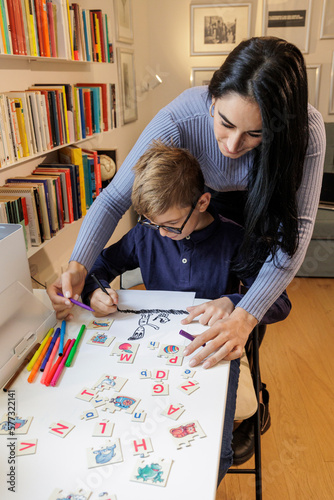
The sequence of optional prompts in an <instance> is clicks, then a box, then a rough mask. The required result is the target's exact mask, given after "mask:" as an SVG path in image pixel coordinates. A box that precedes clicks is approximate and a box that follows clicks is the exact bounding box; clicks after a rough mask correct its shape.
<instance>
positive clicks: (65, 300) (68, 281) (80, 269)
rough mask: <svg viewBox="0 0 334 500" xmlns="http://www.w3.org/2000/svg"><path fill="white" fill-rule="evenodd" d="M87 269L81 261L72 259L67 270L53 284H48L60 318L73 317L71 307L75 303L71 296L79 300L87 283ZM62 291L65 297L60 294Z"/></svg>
mask: <svg viewBox="0 0 334 500" xmlns="http://www.w3.org/2000/svg"><path fill="white" fill-rule="evenodd" d="M86 275H87V269H86V268H85V266H83V265H82V264H79V262H76V261H71V262H70V263H69V265H68V268H67V270H66V271H65V272H64V273H63V274H62V275H61V276H60V278H58V279H57V280H56V281H55V282H54V283H52V285H50V286H48V288H47V293H48V295H49V297H50V300H51V302H52V306H53V308H54V310H55V311H56V313H57V314H56V316H57V318H58V319H66V320H69V319H72V318H73V315H72V314H71V309H72V307H73V305H74V304H72V302H70V300H69V299H70V298H73V299H75V300H77V299H78V298H79V296H80V294H81V292H82V289H83V287H84V284H85V278H86ZM59 293H62V294H63V295H64V297H60V296H59V295H58V294H59Z"/></svg>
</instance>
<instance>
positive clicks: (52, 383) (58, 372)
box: [50, 339, 75, 387]
mask: <svg viewBox="0 0 334 500" xmlns="http://www.w3.org/2000/svg"><path fill="white" fill-rule="evenodd" d="M74 342H75V339H72V340H71V342H70V345H69V346H68V348H67V350H66V353H65V355H64V356H62V360H61V363H60V365H59V366H58V368H57V370H56V372H55V374H54V376H53V378H52V380H51V383H50V385H52V386H53V387H54V386H55V385H56V383H57V381H58V379H59V377H60V375H61V372H62V371H63V369H64V366H65V361H66V360H67V358H68V355H69V354H70V351H71V349H72V346H73V344H74Z"/></svg>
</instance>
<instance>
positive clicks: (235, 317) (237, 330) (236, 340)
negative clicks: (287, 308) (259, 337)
mask: <svg viewBox="0 0 334 500" xmlns="http://www.w3.org/2000/svg"><path fill="white" fill-rule="evenodd" d="M257 323H258V321H257V319H256V318H255V317H254V316H252V314H250V313H248V312H247V311H245V310H244V309H241V308H240V307H236V308H235V310H234V311H233V312H232V313H231V315H230V316H228V317H227V318H225V319H221V320H218V321H216V323H215V324H214V325H213V326H211V328H208V330H206V331H205V332H204V333H201V334H200V335H198V336H197V337H196V338H195V340H193V341H192V342H191V343H190V344H189V345H188V346H187V348H186V349H185V351H184V353H183V354H184V355H185V356H189V354H192V353H193V352H194V351H196V349H198V348H199V347H200V346H202V345H203V344H205V343H206V346H205V347H203V348H202V349H200V350H199V351H198V353H196V355H195V356H194V357H193V358H192V359H191V360H190V362H189V366H191V367H193V366H197V365H198V364H200V363H201V362H202V361H204V360H205V361H204V363H203V368H211V367H212V366H214V365H215V364H217V363H218V362H219V361H221V360H225V361H232V360H233V359H237V358H240V357H241V355H242V351H243V348H244V346H245V344H246V342H247V339H248V337H249V334H250V333H251V332H252V330H253V328H254V327H255V326H256V325H257ZM205 358H207V359H205Z"/></svg>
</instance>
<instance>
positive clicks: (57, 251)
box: [0, 0, 151, 284]
mask: <svg viewBox="0 0 334 500" xmlns="http://www.w3.org/2000/svg"><path fill="white" fill-rule="evenodd" d="M80 6H81V8H82V9H92V8H95V9H97V8H98V9H101V10H102V12H104V13H106V14H107V15H108V17H109V29H110V30H109V40H110V43H113V44H114V43H115V39H114V33H115V24H114V5H113V2H110V1H108V0H102V1H101V2H99V4H98V5H96V3H94V2H92V1H91V0H84V1H82V2H80ZM134 10H137V19H138V23H141V24H142V22H143V21H144V15H145V13H142V12H141V9H140V6H139V5H138V6H137V5H136V4H135V3H134ZM143 40H144V41H145V37H144V38H143V39H142V40H140V48H141V49H144V51H147V47H148V43H146V42H145V46H144V44H143ZM115 52H116V51H115ZM143 53H144V52H143ZM0 61H1V68H2V72H1V76H2V78H1V81H0V94H1V93H7V92H9V91H12V90H15V91H18V92H19V91H25V90H27V89H28V88H30V87H32V86H33V85H34V84H36V83H37V84H40V85H48V84H49V85H50V84H51V85H61V84H64V83H66V84H71V85H76V84H77V83H78V82H80V83H85V82H88V83H92V82H96V83H106V84H115V86H116V106H117V108H118V107H119V101H118V98H119V96H118V95H117V92H118V71H117V61H116V60H114V62H113V63H112V62H94V61H86V60H85V61H81V60H72V59H71V58H70V57H36V56H33V55H29V54H27V55H12V54H3V53H2V54H0ZM50 63H51V64H50ZM141 63H144V64H147V63H148V62H147V56H146V55H143V58H142V61H141ZM143 109H144V112H143V113H139V118H138V120H137V122H135V123H132V124H128V125H126V126H121V124H120V123H119V125H118V127H117V128H114V129H109V130H108V131H106V132H105V131H103V132H100V133H95V134H93V135H92V136H89V137H86V138H85V139H81V138H76V139H75V140H72V141H69V142H67V143H64V144H62V145H59V146H55V147H53V148H52V149H51V150H46V151H40V152H37V153H36V154H31V155H30V156H28V157H23V158H20V159H17V160H15V161H14V162H13V163H11V164H7V165H2V166H1V168H0V186H2V185H3V184H4V183H5V182H6V180H7V179H8V178H12V177H18V176H19V177H21V176H27V175H30V174H31V173H32V171H33V170H34V169H35V168H36V167H37V166H38V165H40V164H43V163H52V162H57V155H58V152H59V150H61V149H62V148H63V147H64V146H66V145H75V146H79V147H82V148H87V149H115V150H117V158H118V167H119V166H120V164H121V163H122V161H123V159H124V158H125V157H126V155H127V154H128V152H129V150H130V149H131V147H132V145H133V144H134V142H135V141H136V139H137V137H138V136H139V134H140V132H141V131H142V129H143V128H144V126H145V125H146V123H147V122H148V120H149V119H150V118H151V117H150V116H149V112H148V108H147V102H146V103H145V107H144V106H143ZM117 113H118V109H117ZM119 114H120V113H119ZM81 223H82V218H81V219H79V220H77V221H75V222H73V223H71V224H66V225H65V226H64V228H63V229H61V230H59V231H58V232H57V234H56V235H55V236H54V237H52V238H51V239H50V240H46V241H45V242H44V243H42V244H41V245H39V246H37V247H32V248H31V249H29V251H28V258H29V265H30V270H31V275H32V276H33V277H34V278H35V279H37V280H38V281H40V282H41V283H43V284H49V283H51V282H52V281H54V279H55V278H56V277H57V276H58V275H59V274H60V273H61V272H62V271H63V270H64V269H65V268H66V266H67V262H68V260H69V257H70V254H71V252H72V249H73V246H74V244H75V240H76V237H77V234H78V232H79V229H80V226H81ZM133 224H134V218H133V215H132V213H131V211H129V212H127V213H126V214H125V215H124V216H123V218H122V219H121V221H120V223H119V225H118V226H117V228H116V231H115V233H114V235H113V237H112V239H111V240H110V242H112V241H117V239H119V238H120V237H121V236H122V235H123V234H124V232H126V231H127V230H128V229H129V228H130V227H131V226H132V225H133Z"/></svg>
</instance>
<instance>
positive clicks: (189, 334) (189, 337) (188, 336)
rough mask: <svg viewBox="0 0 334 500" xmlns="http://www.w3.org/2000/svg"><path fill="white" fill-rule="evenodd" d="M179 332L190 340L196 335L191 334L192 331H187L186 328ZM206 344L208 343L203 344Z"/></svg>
mask: <svg viewBox="0 0 334 500" xmlns="http://www.w3.org/2000/svg"><path fill="white" fill-rule="evenodd" d="M179 334H180V335H182V337H185V338H186V339H188V340H194V339H195V338H196V337H194V336H193V335H191V333H188V332H185V331H184V330H180V331H179ZM204 346H206V344H203V345H202V347H204Z"/></svg>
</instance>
